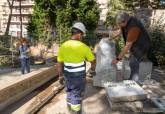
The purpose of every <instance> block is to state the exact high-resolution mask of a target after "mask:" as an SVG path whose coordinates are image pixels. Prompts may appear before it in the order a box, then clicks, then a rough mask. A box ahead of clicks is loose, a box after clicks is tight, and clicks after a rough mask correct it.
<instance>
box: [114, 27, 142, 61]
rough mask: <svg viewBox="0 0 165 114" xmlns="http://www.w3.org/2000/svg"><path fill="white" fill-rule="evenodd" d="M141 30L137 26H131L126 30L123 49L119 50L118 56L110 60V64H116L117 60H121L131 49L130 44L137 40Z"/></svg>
mask: <svg viewBox="0 0 165 114" xmlns="http://www.w3.org/2000/svg"><path fill="white" fill-rule="evenodd" d="M140 32H141V30H140V28H138V27H133V28H131V29H130V30H129V31H128V36H127V41H126V45H125V46H124V48H123V50H122V51H121V52H120V54H119V56H118V57H117V58H116V59H114V60H113V61H112V64H117V63H118V61H119V60H121V59H122V58H123V57H124V55H125V54H126V53H128V51H129V50H130V49H131V46H132V44H133V43H134V42H135V41H136V40H137V38H138V36H139V34H140Z"/></svg>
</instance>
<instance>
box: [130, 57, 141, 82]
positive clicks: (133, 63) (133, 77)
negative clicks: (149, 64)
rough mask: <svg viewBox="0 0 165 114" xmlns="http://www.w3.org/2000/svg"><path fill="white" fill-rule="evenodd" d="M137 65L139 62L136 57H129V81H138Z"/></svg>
mask: <svg viewBox="0 0 165 114" xmlns="http://www.w3.org/2000/svg"><path fill="white" fill-rule="evenodd" d="M139 65H140V61H139V60H138V59H137V58H136V57H134V56H133V55H131V56H130V62H129V66H130V69H131V75H130V80H134V81H138V80H139Z"/></svg>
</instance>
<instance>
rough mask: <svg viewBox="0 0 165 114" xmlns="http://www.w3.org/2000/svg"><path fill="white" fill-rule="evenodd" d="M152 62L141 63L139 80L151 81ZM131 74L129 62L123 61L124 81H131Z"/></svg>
mask: <svg viewBox="0 0 165 114" xmlns="http://www.w3.org/2000/svg"><path fill="white" fill-rule="evenodd" d="M152 66H153V65H152V62H150V61H143V62H141V63H140V66H139V80H140V81H144V80H148V79H151V73H152ZM130 74H131V69H130V67H129V60H123V64H122V75H123V77H124V79H125V80H126V79H129V77H130Z"/></svg>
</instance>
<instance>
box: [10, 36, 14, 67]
mask: <svg viewBox="0 0 165 114" xmlns="http://www.w3.org/2000/svg"><path fill="white" fill-rule="evenodd" d="M10 40H11V44H10V47H11V56H12V57H11V58H12V67H14V53H13V39H12V34H11V37H10Z"/></svg>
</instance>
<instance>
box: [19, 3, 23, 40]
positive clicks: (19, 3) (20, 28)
mask: <svg viewBox="0 0 165 114" xmlns="http://www.w3.org/2000/svg"><path fill="white" fill-rule="evenodd" d="M21 2H22V0H20V1H19V9H20V10H19V13H20V38H22V11H21V9H22V7H21Z"/></svg>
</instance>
